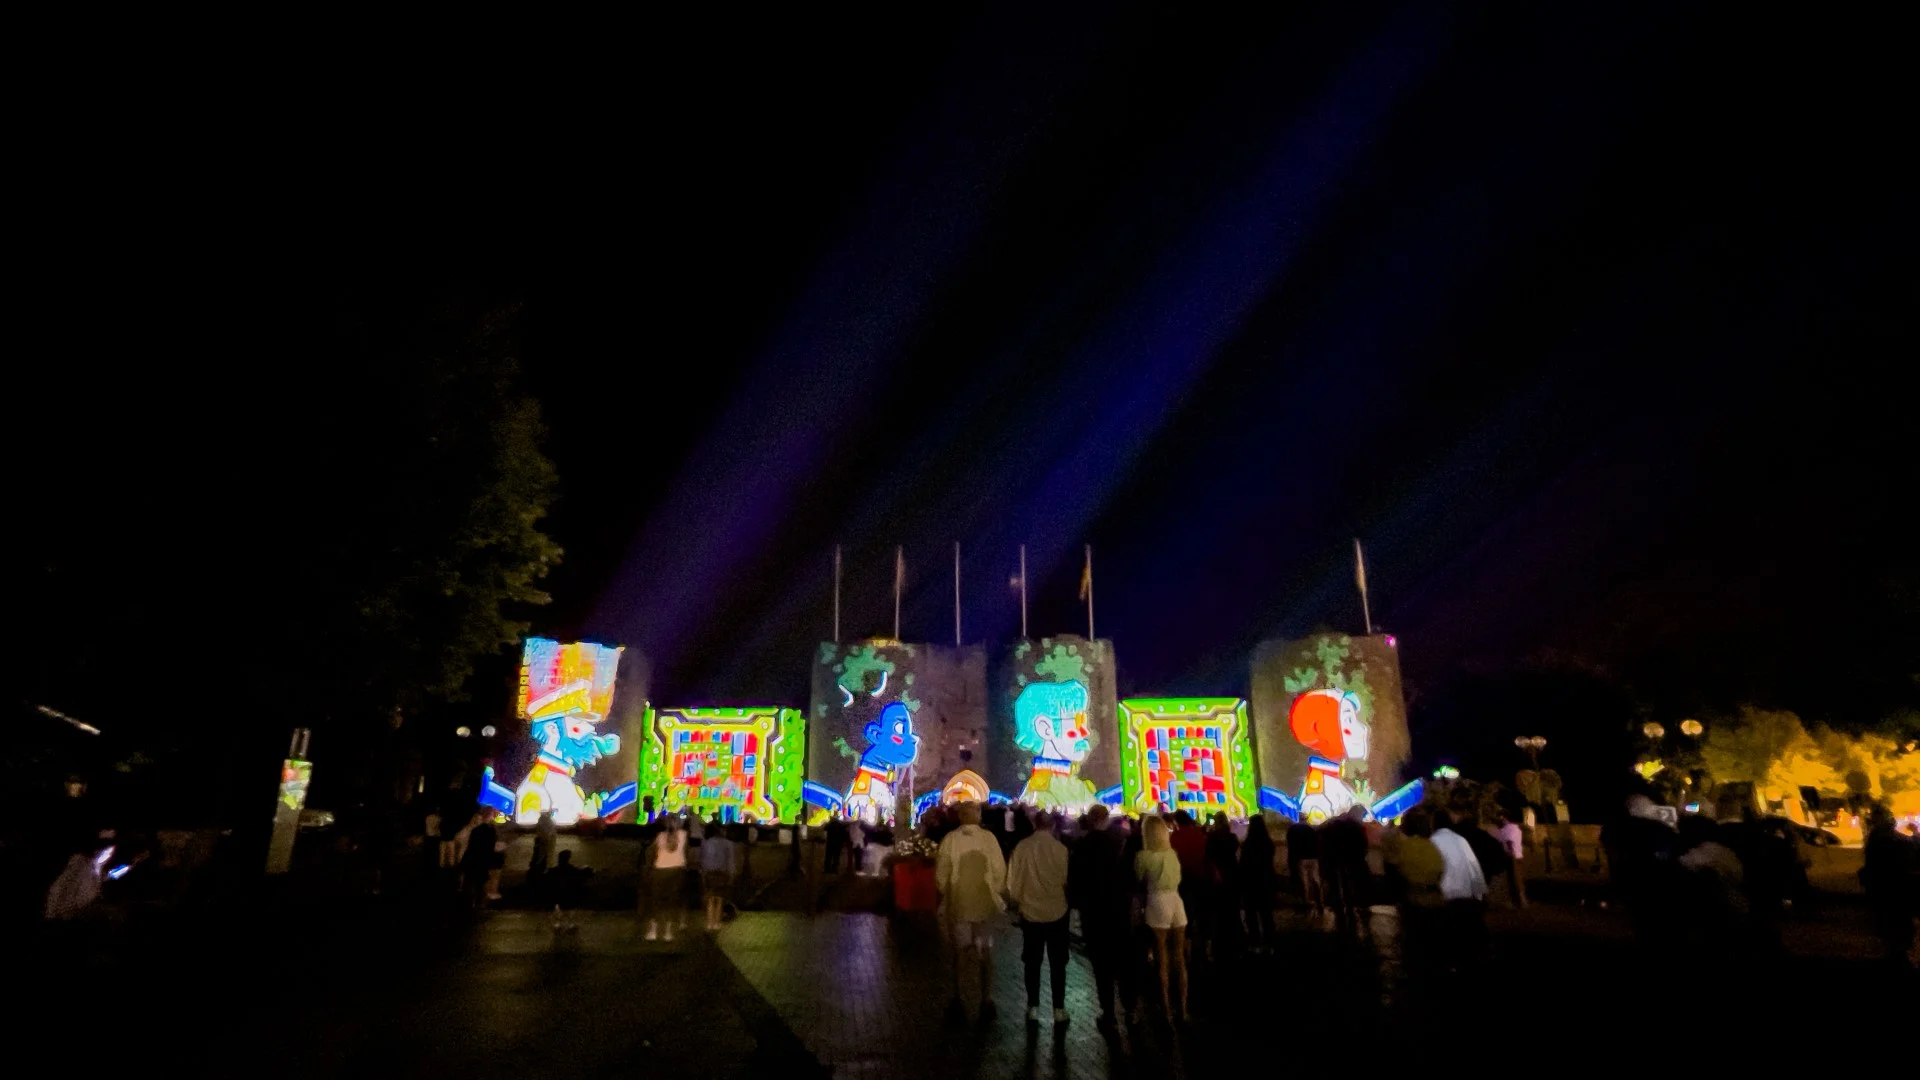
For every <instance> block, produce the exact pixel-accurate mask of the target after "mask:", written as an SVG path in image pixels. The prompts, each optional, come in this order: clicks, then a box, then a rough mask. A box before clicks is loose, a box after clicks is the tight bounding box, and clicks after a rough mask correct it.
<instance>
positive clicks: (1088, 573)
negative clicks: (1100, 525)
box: [1080, 548, 1093, 600]
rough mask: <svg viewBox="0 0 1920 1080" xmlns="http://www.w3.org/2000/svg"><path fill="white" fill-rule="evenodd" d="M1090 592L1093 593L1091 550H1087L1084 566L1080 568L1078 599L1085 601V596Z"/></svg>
mask: <svg viewBox="0 0 1920 1080" xmlns="http://www.w3.org/2000/svg"><path fill="white" fill-rule="evenodd" d="M1091 592H1093V549H1092V548H1088V549H1087V562H1086V565H1084V566H1082V567H1081V568H1080V599H1082V600H1085V599H1086V598H1087V594H1089V593H1091Z"/></svg>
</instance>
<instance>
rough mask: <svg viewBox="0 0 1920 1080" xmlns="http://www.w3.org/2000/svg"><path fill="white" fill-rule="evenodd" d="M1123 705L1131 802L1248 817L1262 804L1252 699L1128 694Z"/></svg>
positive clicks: (1123, 761) (1125, 787)
mask: <svg viewBox="0 0 1920 1080" xmlns="http://www.w3.org/2000/svg"><path fill="white" fill-rule="evenodd" d="M1119 709H1120V738H1121V742H1122V746H1121V748H1120V786H1121V792H1122V797H1123V798H1124V799H1125V800H1126V806H1127V809H1129V810H1132V811H1136V812H1139V813H1154V812H1156V811H1161V810H1188V811H1191V812H1192V813H1193V814H1194V816H1196V817H1203V818H1204V817H1205V816H1206V815H1209V814H1213V813H1218V812H1224V813H1226V815H1227V816H1228V817H1231V818H1243V817H1246V816H1247V815H1248V814H1249V813H1250V812H1251V811H1252V810H1254V809H1255V808H1257V806H1258V799H1259V795H1258V792H1257V788H1258V785H1257V784H1256V782H1255V780H1254V771H1253V748H1252V747H1251V746H1250V745H1249V744H1248V739H1247V702H1246V699H1245V698H1128V699H1127V700H1125V701H1122V702H1121V703H1120V706H1119Z"/></svg>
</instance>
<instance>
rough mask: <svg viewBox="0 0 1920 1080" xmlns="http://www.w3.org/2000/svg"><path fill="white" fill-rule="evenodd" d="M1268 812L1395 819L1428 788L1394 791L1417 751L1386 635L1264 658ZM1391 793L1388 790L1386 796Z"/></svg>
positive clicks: (1258, 669) (1260, 666)
mask: <svg viewBox="0 0 1920 1080" xmlns="http://www.w3.org/2000/svg"><path fill="white" fill-rule="evenodd" d="M1253 706H1254V718H1255V723H1256V726H1257V727H1258V729H1259V739H1258V742H1259V746H1260V774H1261V776H1262V777H1264V778H1266V779H1267V781H1268V782H1269V783H1270V784H1271V785H1272V786H1269V787H1265V788H1262V789H1261V792H1260V806H1261V808H1262V809H1266V810H1275V811H1278V812H1279V813H1282V814H1285V815H1286V816H1288V817H1290V818H1293V819H1294V820H1297V821H1308V822H1313V823H1318V822H1322V821H1325V820H1327V819H1328V818H1332V817H1338V816H1340V815H1342V814H1347V813H1349V812H1351V811H1352V810H1353V809H1354V808H1355V807H1359V808H1360V810H1361V811H1362V812H1363V813H1364V814H1365V815H1366V816H1367V817H1370V818H1373V819H1376V820H1382V821H1385V820H1392V819H1394V818H1397V817H1399V816H1400V815H1401V814H1404V813H1406V812H1407V811H1408V810H1409V809H1412V808H1413V807H1414V806H1416V805H1418V804H1419V802H1420V798H1421V796H1422V794H1423V785H1422V784H1421V782H1420V781H1418V780H1415V781H1414V782H1413V783H1410V784H1407V785H1405V786H1404V787H1399V788H1394V787H1393V786H1392V785H1393V784H1395V783H1396V782H1397V781H1398V773H1399V771H1400V768H1401V767H1402V766H1403V765H1404V764H1405V763H1406V760H1407V756H1408V754H1409V752H1410V751H1411V746H1410V745H1409V741H1408V736H1407V714H1406V706H1405V704H1404V702H1403V700H1402V698H1401V692H1400V661H1399V654H1398V653H1397V652H1395V650H1394V647H1393V646H1392V645H1390V644H1388V640H1387V639H1386V638H1384V637H1350V636H1348V635H1346V634H1321V635H1317V636H1315V637H1311V638H1307V639H1305V640H1303V641H1295V642H1269V643H1266V644H1263V645H1262V646H1261V647H1260V648H1259V649H1258V650H1256V652H1255V653H1254V662H1253ZM1382 792H1386V793H1385V794H1382Z"/></svg>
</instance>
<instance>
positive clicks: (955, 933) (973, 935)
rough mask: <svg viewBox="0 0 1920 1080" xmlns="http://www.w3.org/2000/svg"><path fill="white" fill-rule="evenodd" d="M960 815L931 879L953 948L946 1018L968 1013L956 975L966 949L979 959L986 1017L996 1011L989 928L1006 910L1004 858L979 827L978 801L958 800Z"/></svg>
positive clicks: (943, 842) (982, 1007) (959, 1017)
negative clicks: (1003, 902)
mask: <svg viewBox="0 0 1920 1080" xmlns="http://www.w3.org/2000/svg"><path fill="white" fill-rule="evenodd" d="M959 816H960V827H959V828H958V829H955V830H954V831H952V832H950V833H948V834H947V835H946V838H945V839H943V840H941V841H940V853H939V854H938V855H937V856H935V857H934V867H933V876H934V884H936V885H937V886H939V888H940V913H941V915H942V916H943V917H944V921H945V923H946V926H947V930H948V933H949V934H950V935H951V936H952V939H953V948H954V963H953V1001H952V1002H951V1003H949V1004H948V1005H947V1018H948V1019H950V1020H964V1019H965V1018H966V1009H965V1007H964V1006H962V1005H961V1004H960V977H961V972H962V970H963V969H964V968H965V966H966V964H965V960H966V954H967V953H969V952H971V953H973V954H974V956H975V957H976V958H977V959H978V961H979V965H980V1019H981V1020H983V1021H984V1020H991V1019H993V1018H994V1016H995V1015H997V1012H998V1010H996V1009H995V1008H994V1005H993V931H994V923H995V921H996V920H997V919H998V917H999V915H1000V912H1001V911H1002V910H1004V908H1003V905H1002V904H1001V902H1000V894H1001V893H1002V892H1003V891H1004V890H1005V889H1006V887H1007V861H1006V859H1005V858H1004V857H1002V856H1001V854H1000V842H999V841H998V840H996V839H994V836H993V834H992V833H990V832H988V831H987V830H985V829H983V828H981V827H980V804H979V803H962V804H961V805H960V808H959Z"/></svg>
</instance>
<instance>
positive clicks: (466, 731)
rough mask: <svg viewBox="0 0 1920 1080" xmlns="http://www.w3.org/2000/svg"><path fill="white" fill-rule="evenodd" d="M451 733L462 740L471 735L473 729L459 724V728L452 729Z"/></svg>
mask: <svg viewBox="0 0 1920 1080" xmlns="http://www.w3.org/2000/svg"><path fill="white" fill-rule="evenodd" d="M453 733H454V734H455V735H458V736H460V737H461V738H463V739H464V738H466V737H467V736H469V735H472V734H473V729H472V728H470V727H468V726H467V725H465V724H461V725H460V726H459V727H457V728H454V729H453Z"/></svg>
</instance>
